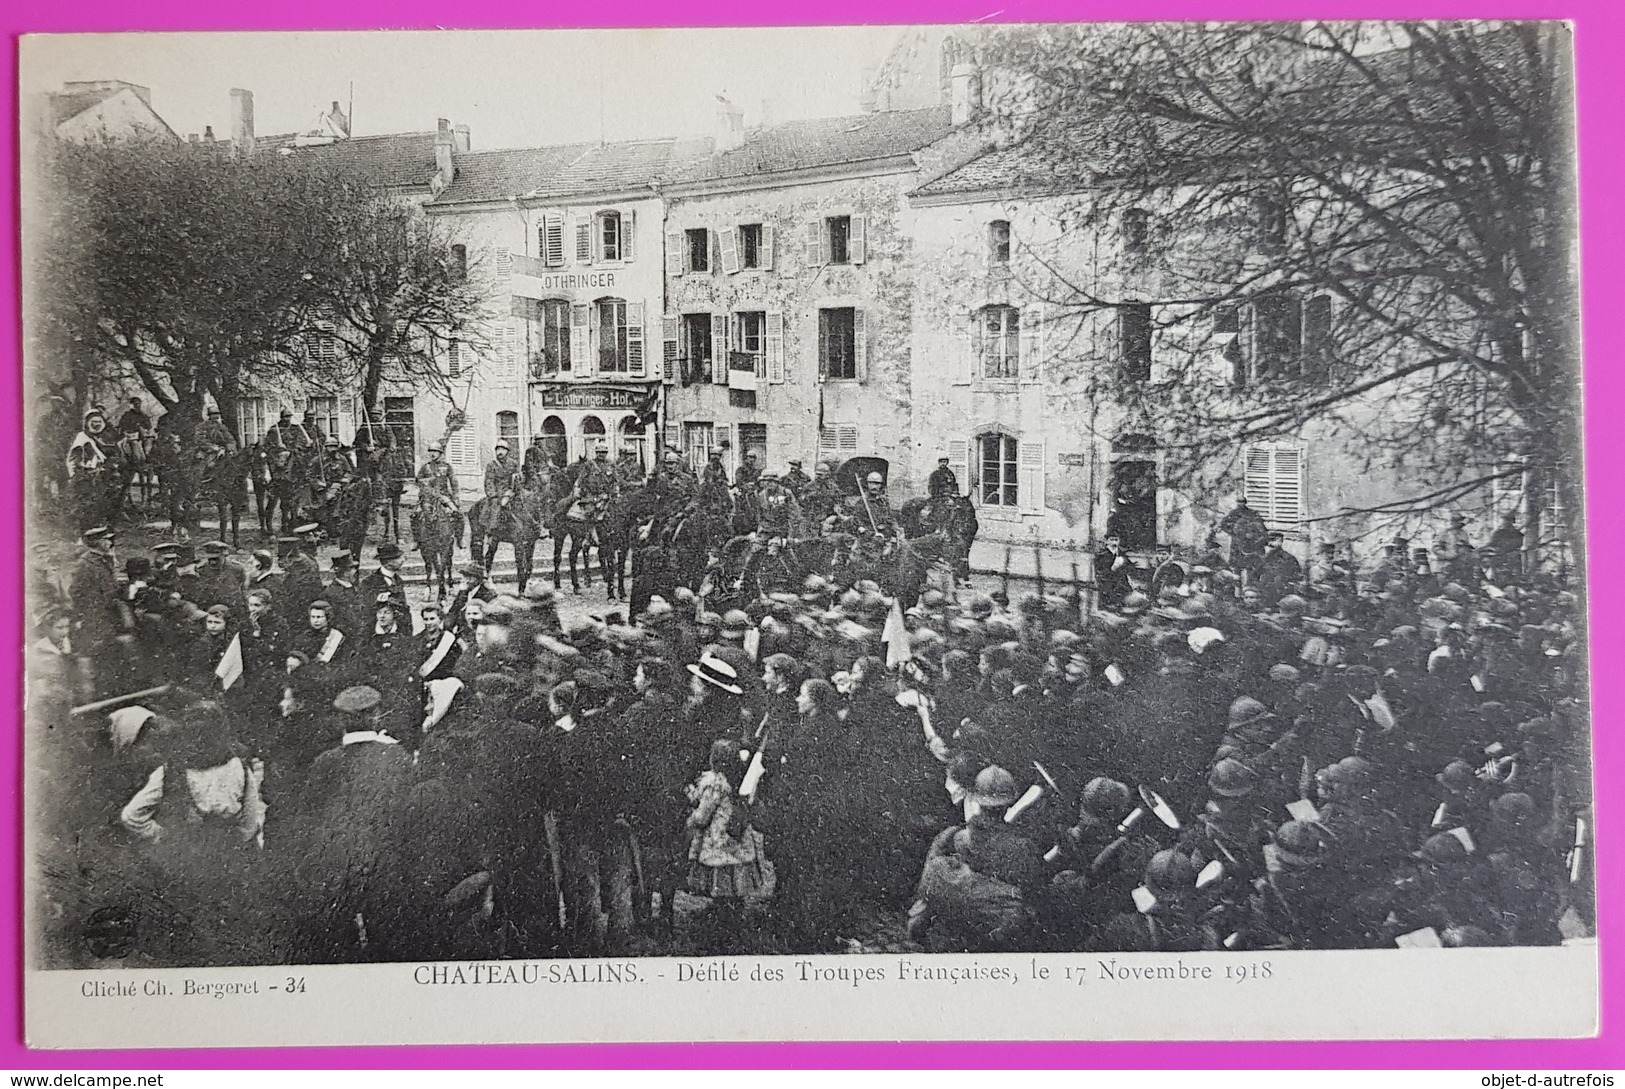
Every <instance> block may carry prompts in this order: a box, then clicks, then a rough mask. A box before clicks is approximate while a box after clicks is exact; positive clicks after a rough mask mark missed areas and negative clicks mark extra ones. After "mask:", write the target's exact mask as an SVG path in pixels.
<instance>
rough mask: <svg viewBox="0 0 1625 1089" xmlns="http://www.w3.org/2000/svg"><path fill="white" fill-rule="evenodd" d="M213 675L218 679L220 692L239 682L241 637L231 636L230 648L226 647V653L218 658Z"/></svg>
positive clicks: (241, 658)
mask: <svg viewBox="0 0 1625 1089" xmlns="http://www.w3.org/2000/svg"><path fill="white" fill-rule="evenodd" d="M214 675H215V676H216V677H219V678H220V688H221V690H222V691H225V690H227V689H229V688H230V687H231V686H232V685H234V684H236V683H237V682H238V680H240V679H241V678H242V675H243V637H242V636H240V635H233V636H232V637H231V646H229V647H227V648H226V653H224V654H222V655H221V656H220V664H219V665H217V666H215V667H214Z"/></svg>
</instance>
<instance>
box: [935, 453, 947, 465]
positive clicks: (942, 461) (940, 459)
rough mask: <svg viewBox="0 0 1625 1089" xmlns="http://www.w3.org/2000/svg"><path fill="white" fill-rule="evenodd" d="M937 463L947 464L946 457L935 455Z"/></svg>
mask: <svg viewBox="0 0 1625 1089" xmlns="http://www.w3.org/2000/svg"><path fill="white" fill-rule="evenodd" d="M937 461H938V463H940V464H947V462H948V455H947V454H938V455H937Z"/></svg>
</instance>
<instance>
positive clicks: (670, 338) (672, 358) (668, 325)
mask: <svg viewBox="0 0 1625 1089" xmlns="http://www.w3.org/2000/svg"><path fill="white" fill-rule="evenodd" d="M680 331H681V324H680V321H679V319H678V317H677V315H676V314H666V315H664V316H662V317H661V319H660V362H661V378H662V379H663V380H664V381H667V382H675V381H677V368H678V356H679V354H680V352H681V347H680V342H679V340H678V335H679V332H680Z"/></svg>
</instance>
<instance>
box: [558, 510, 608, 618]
mask: <svg viewBox="0 0 1625 1089" xmlns="http://www.w3.org/2000/svg"><path fill="white" fill-rule="evenodd" d="M609 498H610V497H609V496H608V495H595V496H585V497H584V496H578V495H576V494H575V493H574V492H573V491H572V492H571V493H570V494H569V495H566V496H565V497H564V498H563V499H560V500H557V501H555V502H554V504H553V506H552V511H553V523H552V526H551V532H552V534H553V589H555V590H558V589H561V587H560V585H559V574H560V567H561V566H562V564H561V562H560V561H562V560H563V558H564V542H565V540H566V539H568V540H569V542H570V588H571V589H572V590H574V591H575V592H576V593H578V594H579V593H580V592H581V576H580V575H579V574H578V573H577V568H576V559H577V557H580V558H581V560H582V566H583V567H585V568H586V580H587V585H588V586H591V585H592V554H591V552H590V550H591V549H592V548H593V547H594V546H595V545H596V546H597V547H598V563H599V566H600V567H602V568H603V570H604V579H605V581H606V582H607V581H608V580H609V565H608V564H607V563H605V561H604V549H603V545H602V543H601V542H600V541H599V539H598V529H599V527H600V526H601V525H602V524H603V521H604V512H605V510H606V509H607V508H608V506H609Z"/></svg>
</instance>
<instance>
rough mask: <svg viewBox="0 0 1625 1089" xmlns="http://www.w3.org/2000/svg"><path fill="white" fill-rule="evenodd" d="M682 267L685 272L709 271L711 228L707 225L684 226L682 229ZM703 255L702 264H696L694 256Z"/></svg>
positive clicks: (710, 264) (710, 263) (710, 262)
mask: <svg viewBox="0 0 1625 1089" xmlns="http://www.w3.org/2000/svg"><path fill="white" fill-rule="evenodd" d="M683 247H684V250H685V251H686V252H685V253H684V255H683V269H684V271H685V272H710V271H712V261H711V229H710V228H709V227H685V228H684V229H683ZM699 255H703V261H704V263H703V264H697V263H696V262H695V260H694V259H695V257H696V256H699Z"/></svg>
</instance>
